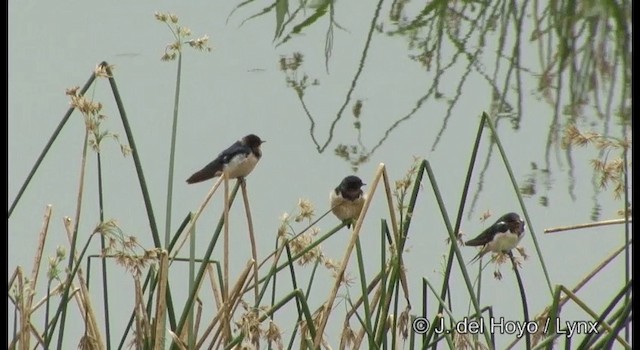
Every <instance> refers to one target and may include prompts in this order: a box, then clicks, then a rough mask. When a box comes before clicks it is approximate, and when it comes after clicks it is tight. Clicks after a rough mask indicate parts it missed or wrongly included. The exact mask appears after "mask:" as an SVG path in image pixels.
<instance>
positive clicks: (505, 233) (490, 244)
mask: <svg viewBox="0 0 640 350" xmlns="http://www.w3.org/2000/svg"><path fill="white" fill-rule="evenodd" d="M524 227H525V223H524V221H523V220H521V219H520V216H519V215H518V214H516V213H508V214H505V215H503V216H501V217H500V219H498V221H496V222H495V223H494V224H493V225H491V226H489V227H488V228H487V229H486V230H484V231H482V233H481V234H479V235H478V237H476V238H474V239H470V240H468V241H467V242H466V243H465V245H468V246H482V249H480V252H479V253H478V255H476V256H475V257H474V258H473V259H472V260H471V261H470V262H469V263H473V262H475V261H476V260H478V259H480V258H481V257H482V256H483V255H485V254H486V253H488V252H494V253H497V252H503V253H507V252H510V251H511V249H513V248H515V247H516V246H517V245H518V242H520V239H522V236H523V235H524Z"/></svg>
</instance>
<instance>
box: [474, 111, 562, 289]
mask: <svg viewBox="0 0 640 350" xmlns="http://www.w3.org/2000/svg"><path fill="white" fill-rule="evenodd" d="M482 119H483V120H484V119H486V121H487V123H486V124H487V125H488V126H489V128H490V129H491V135H492V136H493V140H494V141H495V143H496V146H498V150H499V151H500V156H501V157H502V161H503V162H504V166H505V168H506V170H507V173H508V174H509V179H510V180H511V185H513V191H514V192H515V194H516V196H517V197H518V202H519V203H520V208H522V212H523V214H524V217H525V220H526V221H527V225H528V226H527V227H528V228H529V232H530V233H531V239H532V240H533V245H534V246H535V248H536V254H537V255H538V260H539V261H540V266H541V267H542V272H543V273H544V277H545V279H546V281H547V286H548V287H549V292H550V293H551V295H553V287H552V285H551V278H549V272H548V271H547V265H546V264H545V262H544V257H543V256H542V251H541V250H540V245H539V244H538V238H537V236H536V233H535V230H534V229H533V227H534V226H533V225H532V224H531V219H530V218H529V212H528V211H527V208H526V207H525V205H524V200H523V199H522V194H521V193H520V190H519V186H518V182H517V181H516V178H515V176H514V175H513V170H512V169H511V165H510V164H509V159H508V157H507V154H506V152H505V150H504V148H503V147H502V142H500V137H499V135H498V132H497V131H496V129H495V127H494V125H493V123H492V122H491V121H490V119H489V115H488V114H487V113H482Z"/></svg>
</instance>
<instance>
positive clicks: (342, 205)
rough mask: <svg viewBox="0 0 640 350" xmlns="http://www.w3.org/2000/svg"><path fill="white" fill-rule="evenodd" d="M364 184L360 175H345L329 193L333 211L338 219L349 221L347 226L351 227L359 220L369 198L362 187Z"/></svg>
mask: <svg viewBox="0 0 640 350" xmlns="http://www.w3.org/2000/svg"><path fill="white" fill-rule="evenodd" d="M364 185H365V184H364V183H363V182H362V180H361V179H360V178H359V177H357V176H353V175H350V176H347V177H345V178H344V179H343V180H342V182H340V185H338V187H336V188H335V189H334V190H333V191H331V194H330V195H329V199H330V201H331V211H332V212H333V214H335V216H337V217H338V219H340V220H342V221H346V222H347V228H351V225H352V223H353V222H354V221H355V220H358V217H359V216H360V212H361V211H362V206H363V205H364V201H365V199H366V198H367V196H366V195H365V194H364V192H362V189H361V187H362V186H364Z"/></svg>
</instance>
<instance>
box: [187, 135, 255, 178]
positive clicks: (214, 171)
mask: <svg viewBox="0 0 640 350" xmlns="http://www.w3.org/2000/svg"><path fill="white" fill-rule="evenodd" d="M249 152H251V149H249V147H247V146H245V145H243V144H242V143H241V142H240V141H236V142H235V143H234V144H233V145H231V146H230V147H229V148H227V149H225V150H224V151H222V152H220V154H218V156H217V157H216V159H214V160H213V161H212V162H211V163H209V164H207V165H206V166H205V167H204V168H202V169H200V170H198V171H197V172H196V173H194V174H193V175H191V176H190V177H189V178H188V179H187V183H189V184H193V183H196V182H201V181H206V180H209V179H211V178H214V177H216V176H219V175H220V174H221V173H222V170H223V169H224V166H225V164H227V163H229V161H230V160H231V159H232V158H233V157H235V156H237V155H239V154H248V153H249Z"/></svg>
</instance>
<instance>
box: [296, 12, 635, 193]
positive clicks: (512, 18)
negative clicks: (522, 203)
mask: <svg viewBox="0 0 640 350" xmlns="http://www.w3.org/2000/svg"><path fill="white" fill-rule="evenodd" d="M382 1H383V0H380V1H379V2H378V4H377V7H376V10H375V14H374V16H373V20H372V21H371V25H370V28H369V33H368V36H367V38H366V42H365V46H364V49H363V52H362V55H361V57H360V64H359V66H358V69H357V71H356V74H355V76H354V78H353V80H352V82H351V86H350V88H349V90H348V91H347V94H346V96H345V100H344V103H343V104H342V105H341V106H340V108H339V110H338V112H337V114H336V117H335V118H334V119H333V120H332V122H331V126H330V129H329V132H328V136H327V139H326V141H325V142H324V143H321V142H319V141H318V140H317V135H315V131H316V130H315V121H314V118H313V114H312V113H311V112H310V111H309V110H308V109H307V107H306V105H305V103H304V100H303V96H302V95H300V94H299V95H298V96H299V98H300V101H301V103H302V106H303V109H304V110H305V113H306V114H307V118H309V121H310V134H311V138H312V140H313V142H314V144H315V145H316V148H317V150H318V151H319V152H323V151H324V150H325V149H326V147H328V145H329V143H330V142H331V141H332V139H333V132H334V129H335V127H336V124H337V122H338V121H339V120H340V119H341V118H342V116H343V114H344V111H345V109H346V108H347V106H353V102H352V101H351V99H352V95H353V92H354V90H355V87H356V84H357V82H358V80H359V77H360V76H361V74H362V72H363V68H364V62H365V59H366V58H367V54H368V49H369V46H370V44H371V39H372V33H373V31H374V30H378V31H379V32H381V33H386V34H387V35H389V36H401V37H403V38H406V39H407V41H408V44H407V45H408V50H409V51H410V52H409V53H408V55H409V58H410V59H412V60H414V61H416V62H418V63H419V64H421V65H422V66H423V67H424V68H425V69H426V71H429V72H433V78H431V81H430V83H429V86H425V89H426V92H425V93H424V95H422V96H421V97H419V98H418V99H417V100H416V102H415V104H414V106H413V108H412V109H411V110H410V111H409V112H408V113H407V114H405V115H404V116H401V117H399V118H398V119H396V120H395V121H393V122H392V123H391V124H390V125H389V126H388V127H387V129H386V131H385V132H384V134H383V135H382V136H381V137H380V138H379V140H378V141H377V142H376V143H375V145H374V146H373V147H371V148H370V150H368V149H367V147H365V145H364V144H363V142H362V124H361V120H359V119H358V118H356V121H355V122H354V128H355V129H356V131H357V142H354V144H352V145H350V144H340V145H338V146H337V147H336V148H335V149H334V150H335V153H336V154H338V155H339V156H340V157H342V158H343V159H345V160H346V161H348V162H350V163H351V165H352V166H353V167H354V169H356V170H357V168H358V166H359V165H360V164H362V163H363V162H366V161H368V160H369V159H370V157H371V155H372V154H373V153H375V152H376V151H377V149H378V147H381V146H382V144H383V143H384V142H385V141H386V140H387V138H388V137H389V136H390V134H391V133H392V132H393V131H395V130H396V128H397V127H398V126H399V125H400V124H401V123H403V122H404V121H407V120H409V119H411V118H412V117H414V116H415V115H417V114H418V111H420V110H421V109H422V107H424V105H425V104H426V102H428V101H430V100H431V98H435V99H436V100H437V99H442V98H443V97H446V103H448V106H447V109H446V112H445V114H444V116H442V122H441V125H440V129H439V130H438V133H437V135H436V137H435V139H434V141H433V143H432V150H434V149H435V148H436V147H437V145H438V144H439V142H440V140H441V138H442V136H443V135H444V132H445V130H446V129H447V125H448V123H449V120H450V118H451V117H452V115H453V110H454V108H455V107H456V105H457V103H458V101H459V99H460V97H461V94H462V89H463V86H464V85H465V83H466V82H467V80H468V78H469V77H470V76H472V73H478V74H479V75H480V76H482V77H483V78H484V80H485V81H486V83H487V85H488V87H489V88H490V89H492V101H491V107H490V113H489V114H490V115H491V116H493V117H497V116H501V115H505V114H508V115H510V116H511V121H512V126H513V128H514V129H516V130H517V129H518V128H519V126H520V122H521V118H522V116H523V111H522V109H523V101H524V94H523V92H524V91H525V90H524V89H523V75H530V76H533V77H535V78H537V80H538V85H537V95H538V97H539V98H540V99H541V100H543V101H546V102H547V103H548V104H549V105H550V106H551V107H552V109H553V113H552V114H553V116H552V117H551V121H550V127H549V131H548V134H547V138H546V144H545V152H544V165H543V166H542V167H543V168H544V169H545V170H546V171H551V170H552V169H553V168H554V167H556V168H557V167H559V169H560V170H561V171H563V172H564V171H566V174H567V179H568V181H569V186H568V193H569V194H570V196H571V197H572V198H573V199H574V200H575V199H576V196H575V186H576V182H575V180H576V179H575V171H576V170H575V166H577V164H574V160H573V159H572V155H573V149H572V148H571V146H569V147H561V144H560V143H561V135H562V133H563V132H564V130H565V128H566V126H567V125H569V124H573V123H575V122H577V121H585V120H586V121H589V120H588V118H589V117H591V113H595V114H596V117H597V122H598V123H599V124H601V129H600V130H599V131H600V133H601V134H603V135H608V134H609V133H610V129H611V125H610V124H611V123H612V120H614V119H613V118H612V117H614V116H616V115H621V116H623V117H622V118H621V120H622V123H629V122H628V119H629V117H628V116H629V115H630V107H629V106H630V103H631V102H630V77H631V71H630V67H631V60H630V58H631V49H630V39H629V38H630V23H631V16H630V13H631V11H630V8H631V3H630V2H629V1H626V0H621V1H620V2H610V3H608V5H607V6H606V7H598V8H596V7H594V6H596V5H594V4H593V3H592V2H563V1H560V2H550V3H541V2H538V1H528V0H525V1H523V2H516V1H508V0H503V1H494V2H486V3H477V2H473V3H472V2H447V1H436V2H429V3H427V4H426V5H424V7H423V8H422V9H421V10H419V12H418V13H417V14H412V15H408V14H407V13H406V11H407V8H410V7H412V6H407V5H408V4H409V3H410V2H411V0H394V1H393V2H392V4H391V6H390V10H389V20H390V25H391V26H393V28H392V29H391V30H388V29H387V30H386V31H385V30H384V29H383V28H384V26H385V25H387V26H388V25H389V24H386V23H382V22H378V17H379V14H380V9H381V4H382ZM598 6H600V5H598ZM331 10H332V12H330V13H329V15H330V22H332V21H333V10H334V9H333V7H331ZM525 16H527V17H526V18H530V19H531V20H530V22H528V24H527V26H525V22H524V20H525ZM526 30H530V31H531V32H530V33H525V31H526ZM294 32H295V31H294ZM332 34H333V33H332V31H329V32H327V38H326V43H325V50H328V51H326V52H325V55H326V56H325V59H326V60H327V61H328V58H329V56H328V54H330V51H331V46H332V40H331V39H332ZM489 35H491V37H489ZM525 35H526V36H525ZM527 39H528V42H530V43H531V44H532V45H535V48H537V60H538V61H539V62H538V63H539V69H531V68H526V67H523V66H522V64H521V60H522V57H521V45H523V44H525V45H527V44H526V42H527ZM491 42H494V43H495V46H494V45H489V46H488V45H487V43H491ZM474 45H475V47H474ZM451 48H453V50H451ZM487 48H490V49H491V50H492V52H493V51H495V53H496V55H497V58H496V60H495V64H494V66H493V67H492V68H490V69H487V68H486V67H485V65H484V64H483V62H482V58H483V57H484V55H483V53H485V52H484V51H485V50H486V49H487ZM413 51H417V52H413ZM449 52H450V54H449ZM445 53H446V55H445ZM447 55H448V56H447ZM461 58H462V59H461ZM464 58H466V62H464V63H461V61H463V60H464ZM447 61H448V62H447ZM465 63H466V64H465ZM463 64H464V67H461V65H463ZM454 66H456V67H457V68H461V69H462V71H460V73H454V74H458V76H456V77H455V78H453V77H450V76H445V73H446V72H452V71H453V70H451V69H450V68H453V67H454ZM456 71H457V70H456ZM537 72H540V73H537ZM450 74H451V73H450ZM445 79H446V81H447V82H448V84H449V85H448V87H449V86H451V84H450V82H453V81H454V80H457V81H458V83H457V84H456V86H455V89H454V92H453V95H451V96H444V95H443V93H442V92H441V86H440V84H441V83H442V81H444V80H445ZM616 101H619V102H616ZM357 103H358V101H356V104H357ZM425 117H429V116H425ZM617 131H618V130H616V132H617ZM491 154H493V153H492V152H490V153H489V155H491ZM553 157H555V160H554V159H552V158H553ZM532 161H534V160H533V159H532ZM540 201H541V202H547V201H548V199H540Z"/></svg>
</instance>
